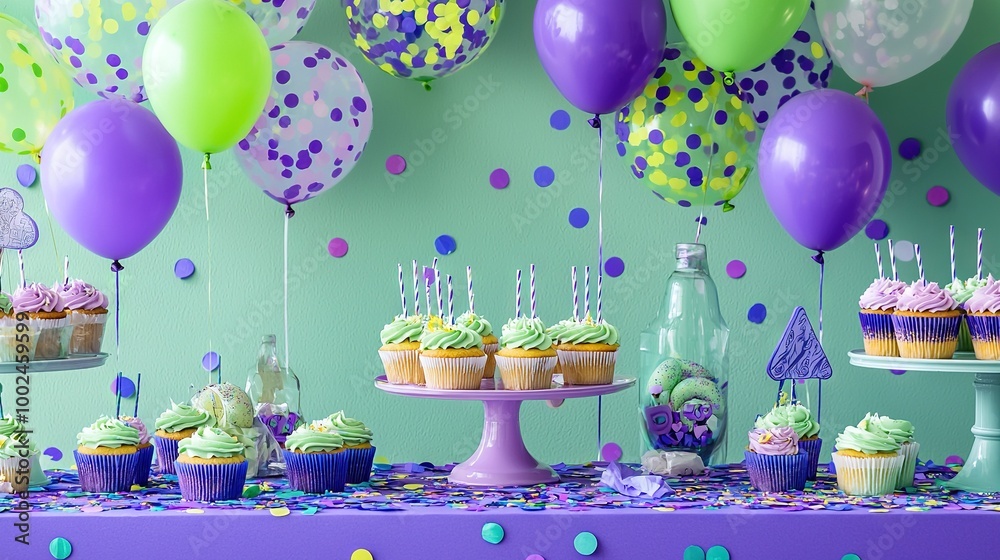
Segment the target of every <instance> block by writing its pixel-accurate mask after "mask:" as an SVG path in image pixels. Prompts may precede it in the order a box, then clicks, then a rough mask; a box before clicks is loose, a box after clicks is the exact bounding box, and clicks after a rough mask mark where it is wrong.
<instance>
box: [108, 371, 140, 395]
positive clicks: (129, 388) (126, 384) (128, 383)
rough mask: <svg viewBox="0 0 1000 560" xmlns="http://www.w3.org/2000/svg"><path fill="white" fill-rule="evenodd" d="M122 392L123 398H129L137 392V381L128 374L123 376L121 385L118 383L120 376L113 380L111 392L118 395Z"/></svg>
mask: <svg viewBox="0 0 1000 560" xmlns="http://www.w3.org/2000/svg"><path fill="white" fill-rule="evenodd" d="M119 392H121V395H122V398H123V399H127V398H129V397H131V396H132V395H134V394H135V383H133V382H132V380H131V379H129V378H128V377H126V376H124V375H123V376H122V381H121V386H119V384H118V376H117V375H116V376H115V378H114V379H112V380H111V394H112V395H117V394H118V393H119Z"/></svg>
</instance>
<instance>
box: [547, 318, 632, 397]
mask: <svg viewBox="0 0 1000 560" xmlns="http://www.w3.org/2000/svg"><path fill="white" fill-rule="evenodd" d="M618 342H619V337H618V329H616V328H615V327H613V326H612V325H611V324H610V323H605V322H604V321H601V322H596V321H594V320H593V319H591V318H590V316H589V315H588V316H587V318H585V319H584V320H583V321H579V322H575V323H574V324H571V325H567V326H566V328H565V330H563V331H562V332H560V333H559V344H557V345H556V353H557V355H558V357H559V365H560V366H561V368H562V373H563V383H564V384H565V385H607V384H609V383H611V382H612V381H614V378H615V360H616V358H617V357H618Z"/></svg>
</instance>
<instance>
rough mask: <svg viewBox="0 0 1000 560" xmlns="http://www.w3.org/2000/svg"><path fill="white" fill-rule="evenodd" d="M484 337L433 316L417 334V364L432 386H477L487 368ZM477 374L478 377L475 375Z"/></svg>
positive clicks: (434, 387) (460, 387) (457, 387)
mask: <svg viewBox="0 0 1000 560" xmlns="http://www.w3.org/2000/svg"><path fill="white" fill-rule="evenodd" d="M482 346H483V337H481V336H479V333H477V332H476V331H474V330H472V329H470V328H469V327H466V326H465V325H448V324H445V323H443V322H441V319H439V318H437V317H434V318H432V319H431V320H430V321H429V322H428V323H427V328H426V329H425V330H424V333H423V334H422V335H421V336H420V365H421V366H422V367H423V369H424V379H425V380H426V381H427V386H428V387H430V388H432V389H479V388H480V386H481V384H482V380H483V371H485V368H486V354H485V353H484V352H483V350H482ZM477 376H478V377H477Z"/></svg>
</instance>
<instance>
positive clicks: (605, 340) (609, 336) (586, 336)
mask: <svg viewBox="0 0 1000 560" xmlns="http://www.w3.org/2000/svg"><path fill="white" fill-rule="evenodd" d="M559 342H565V343H567V344H610V345H615V344H618V329H616V328H615V327H613V326H612V325H611V324H610V323H604V322H601V323H595V322H594V321H593V320H591V319H589V318H588V319H587V320H585V321H580V322H575V321H574V322H573V323H572V324H569V325H566V328H565V330H563V331H562V332H561V333H560V334H559Z"/></svg>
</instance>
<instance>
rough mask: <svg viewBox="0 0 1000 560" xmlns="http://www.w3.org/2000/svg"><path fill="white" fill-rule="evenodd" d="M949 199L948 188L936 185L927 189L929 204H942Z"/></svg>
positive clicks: (946, 202)
mask: <svg viewBox="0 0 1000 560" xmlns="http://www.w3.org/2000/svg"><path fill="white" fill-rule="evenodd" d="M949 200H951V193H950V192H948V189H946V188H944V187H942V186H941V185H937V186H934V187H931V188H930V189H928V190H927V202H928V203H929V204H930V205H931V206H944V205H945V204H948V201H949Z"/></svg>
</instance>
